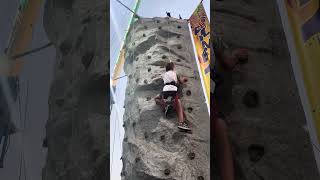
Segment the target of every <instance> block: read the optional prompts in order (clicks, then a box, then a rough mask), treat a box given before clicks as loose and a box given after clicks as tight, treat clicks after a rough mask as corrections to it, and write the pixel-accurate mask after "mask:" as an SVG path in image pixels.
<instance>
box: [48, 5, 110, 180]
mask: <svg viewBox="0 0 320 180" xmlns="http://www.w3.org/2000/svg"><path fill="white" fill-rule="evenodd" d="M107 3H108V2H107V1H101V0H93V1H85V0H70V1H65V0H48V1H46V4H45V13H44V28H45V30H46V33H47V35H48V37H49V39H50V41H52V42H53V43H54V45H55V47H56V49H57V51H56V65H55V69H54V80H53V83H52V85H51V89H50V97H49V111H50V114H49V119H48V121H47V125H46V136H47V144H48V153H47V161H46V164H45V167H44V169H43V180H76V179H77V180H81V179H82V180H105V179H107V177H109V174H108V168H107V162H108V161H107V160H108V158H109V153H108V152H107V150H109V147H108V145H107V134H108V132H107V129H109V127H107V119H108V117H109V114H108V112H107V111H108V110H109V107H107V104H108V103H109V99H108V98H109V97H107V91H108V88H109V84H108V83H107V78H109V74H108V71H109V69H108V57H107V52H108V51H109V49H108V47H107V42H108V39H107V33H106V32H107V31H106V27H107V21H106V19H107V17H106V16H107V10H106V6H107Z"/></svg>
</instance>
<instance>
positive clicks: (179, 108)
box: [176, 99, 184, 123]
mask: <svg viewBox="0 0 320 180" xmlns="http://www.w3.org/2000/svg"><path fill="white" fill-rule="evenodd" d="M176 111H177V113H178V118H179V122H180V123H183V122H184V116H183V114H184V112H183V107H182V104H181V101H180V99H176Z"/></svg>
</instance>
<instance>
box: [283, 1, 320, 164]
mask: <svg viewBox="0 0 320 180" xmlns="http://www.w3.org/2000/svg"><path fill="white" fill-rule="evenodd" d="M278 5H279V10H280V14H281V18H282V23H283V26H284V30H285V32H286V37H287V41H288V46H289V50H290V54H291V61H292V66H293V70H294V73H295V77H296V81H297V85H298V89H299V93H300V97H301V100H302V104H303V108H304V111H305V114H306V118H307V123H308V131H309V133H310V138H311V140H312V141H313V142H312V144H313V146H317V148H319V147H320V146H319V145H320V141H319V140H320V9H319V0H278ZM314 148H316V147H314ZM314 152H315V155H316V160H317V163H318V165H320V164H319V163H320V159H319V157H320V154H319V152H318V151H316V150H315V151H314Z"/></svg>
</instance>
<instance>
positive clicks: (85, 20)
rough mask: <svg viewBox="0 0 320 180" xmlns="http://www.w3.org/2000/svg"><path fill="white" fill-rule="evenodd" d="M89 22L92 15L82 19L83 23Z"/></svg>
mask: <svg viewBox="0 0 320 180" xmlns="http://www.w3.org/2000/svg"><path fill="white" fill-rule="evenodd" d="M89 22H91V17H90V16H88V17H86V18H85V19H83V20H82V24H87V23H89Z"/></svg>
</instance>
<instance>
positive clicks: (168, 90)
mask: <svg viewBox="0 0 320 180" xmlns="http://www.w3.org/2000/svg"><path fill="white" fill-rule="evenodd" d="M163 81H164V87H163V89H162V92H161V94H160V95H158V96H156V97H155V101H156V104H158V105H160V106H161V107H162V109H163V110H164V113H165V115H167V113H168V112H169V111H170V108H171V107H172V106H171V105H170V104H167V103H166V102H165V101H164V99H168V97H172V98H173V99H174V100H173V101H174V103H173V104H174V106H173V107H174V108H175V109H176V111H177V114H178V117H179V125H178V128H180V129H183V130H190V128H189V126H188V124H187V123H186V122H185V115H184V112H183V107H182V103H181V101H180V95H179V93H178V92H179V86H181V84H182V83H184V82H186V81H187V78H185V77H181V76H177V74H176V72H175V66H174V63H173V62H170V63H167V64H166V72H165V73H164V74H163Z"/></svg>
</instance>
